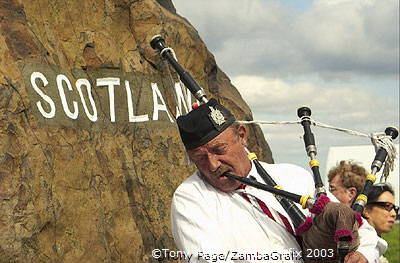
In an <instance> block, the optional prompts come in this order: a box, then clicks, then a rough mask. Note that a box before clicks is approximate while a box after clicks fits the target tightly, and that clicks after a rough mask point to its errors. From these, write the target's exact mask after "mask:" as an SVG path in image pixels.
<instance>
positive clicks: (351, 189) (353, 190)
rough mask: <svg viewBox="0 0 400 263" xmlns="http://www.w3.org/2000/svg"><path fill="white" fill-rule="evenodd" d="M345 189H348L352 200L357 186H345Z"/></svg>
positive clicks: (355, 194) (355, 195)
mask: <svg viewBox="0 0 400 263" xmlns="http://www.w3.org/2000/svg"><path fill="white" fill-rule="evenodd" d="M347 190H348V191H349V195H350V200H354V198H356V197H357V188H355V187H354V186H352V187H349V188H347Z"/></svg>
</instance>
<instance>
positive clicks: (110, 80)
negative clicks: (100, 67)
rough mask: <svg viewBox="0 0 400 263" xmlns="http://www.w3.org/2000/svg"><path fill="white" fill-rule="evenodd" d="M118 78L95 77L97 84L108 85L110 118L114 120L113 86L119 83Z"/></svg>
mask: <svg viewBox="0 0 400 263" xmlns="http://www.w3.org/2000/svg"><path fill="white" fill-rule="evenodd" d="M119 83H120V82H119V78H101V79H97V86H108V97H109V99H110V119H111V122H115V106H114V86H116V85H120V84H119Z"/></svg>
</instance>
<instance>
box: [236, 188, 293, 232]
mask: <svg viewBox="0 0 400 263" xmlns="http://www.w3.org/2000/svg"><path fill="white" fill-rule="evenodd" d="M245 187H246V185H244V184H242V185H240V186H239V188H238V189H244V188H245ZM241 195H242V196H243V198H244V199H246V200H247V201H248V202H249V203H251V204H252V205H255V204H254V203H253V202H252V201H251V200H250V197H249V195H248V194H247V193H244V192H242V193H241ZM251 197H252V198H254V199H255V201H256V202H257V204H258V206H259V208H261V210H262V211H263V212H264V214H266V215H267V216H268V217H269V218H270V219H272V220H273V221H275V222H276V223H278V224H279V225H281V226H283V227H285V228H286V230H287V231H288V232H289V233H290V234H292V235H294V231H293V228H292V226H291V224H290V222H289V220H288V219H287V218H286V216H284V215H282V214H281V213H279V212H278V211H276V210H275V209H273V208H271V209H273V211H274V214H275V215H277V216H278V217H279V219H280V220H277V219H276V218H275V217H274V216H273V214H272V213H271V210H270V209H269V208H268V206H267V205H266V204H265V203H264V202H263V201H261V200H260V199H258V198H257V197H255V196H253V195H251Z"/></svg>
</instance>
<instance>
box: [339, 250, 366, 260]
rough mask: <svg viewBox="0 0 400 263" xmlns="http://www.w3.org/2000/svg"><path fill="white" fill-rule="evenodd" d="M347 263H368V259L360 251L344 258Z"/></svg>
mask: <svg viewBox="0 0 400 263" xmlns="http://www.w3.org/2000/svg"><path fill="white" fill-rule="evenodd" d="M344 262H345V263H368V260H367V258H366V257H364V255H363V254H361V253H360V252H358V251H354V252H350V253H349V254H347V255H346V257H345V258H344Z"/></svg>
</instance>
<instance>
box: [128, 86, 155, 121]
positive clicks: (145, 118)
mask: <svg viewBox="0 0 400 263" xmlns="http://www.w3.org/2000/svg"><path fill="white" fill-rule="evenodd" d="M125 89H126V99H127V101H128V113H129V122H143V121H148V120H149V115H147V114H145V115H139V116H135V115H134V114H133V104H132V92H131V87H130V85H129V81H127V80H125Z"/></svg>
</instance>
